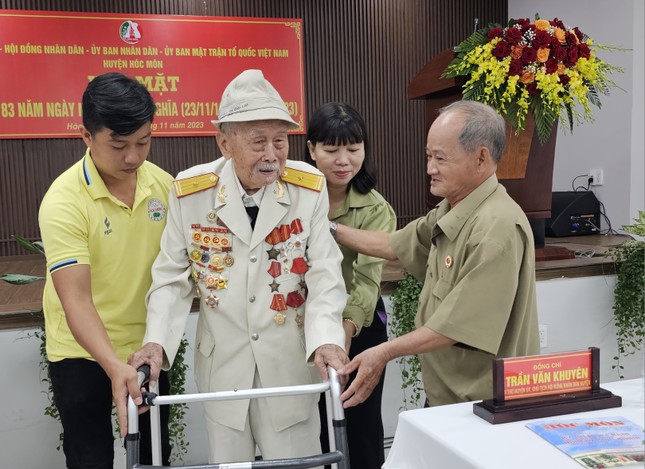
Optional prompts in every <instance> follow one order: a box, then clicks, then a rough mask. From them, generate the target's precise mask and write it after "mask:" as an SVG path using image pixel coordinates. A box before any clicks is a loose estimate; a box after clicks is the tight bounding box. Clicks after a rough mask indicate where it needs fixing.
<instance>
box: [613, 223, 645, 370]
mask: <svg viewBox="0 0 645 469" xmlns="http://www.w3.org/2000/svg"><path fill="white" fill-rule="evenodd" d="M635 221H636V223H634V224H633V225H625V226H623V230H625V231H626V232H628V233H631V234H635V235H637V236H645V212H644V211H640V212H639V218H638V219H636V220H635ZM607 255H608V256H611V257H612V258H613V260H614V264H615V266H616V287H615V289H614V306H613V309H614V323H615V324H616V342H617V345H618V355H616V356H615V357H614V360H615V362H616V364H615V365H614V366H613V367H612V368H614V369H616V370H617V371H618V375H619V377H620V378H623V377H624V376H623V366H622V365H621V364H620V358H621V357H623V356H628V355H633V354H634V353H636V352H637V351H639V350H642V349H643V339H644V337H645V241H643V240H636V239H630V240H628V241H625V242H624V243H623V244H621V245H619V246H616V247H613V248H611V249H609V250H608V252H607Z"/></svg>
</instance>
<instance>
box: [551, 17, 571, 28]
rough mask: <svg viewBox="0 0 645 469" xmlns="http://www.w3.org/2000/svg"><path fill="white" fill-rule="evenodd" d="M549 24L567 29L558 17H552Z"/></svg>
mask: <svg viewBox="0 0 645 469" xmlns="http://www.w3.org/2000/svg"><path fill="white" fill-rule="evenodd" d="M551 26H555V27H557V28H560V29H567V28H566V26H565V25H564V23H563V22H562V21H560V20H559V19H558V18H553V21H551Z"/></svg>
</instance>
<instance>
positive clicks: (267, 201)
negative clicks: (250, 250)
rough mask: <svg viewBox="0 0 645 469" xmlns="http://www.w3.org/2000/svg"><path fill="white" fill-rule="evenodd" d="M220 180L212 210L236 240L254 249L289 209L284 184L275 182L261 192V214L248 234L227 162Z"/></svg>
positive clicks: (236, 182) (239, 191) (234, 178)
mask: <svg viewBox="0 0 645 469" xmlns="http://www.w3.org/2000/svg"><path fill="white" fill-rule="evenodd" d="M219 176H220V180H219V183H218V184H217V187H215V191H216V194H215V204H214V207H213V209H214V210H215V212H217V216H218V217H219V218H220V219H221V220H222V221H223V222H224V223H225V225H226V226H227V227H228V228H229V229H230V230H231V231H232V232H233V233H235V235H236V236H237V237H238V238H240V239H241V240H242V241H243V242H245V243H246V244H249V246H251V247H253V246H255V245H257V244H258V243H259V242H261V241H262V240H264V238H265V237H266V236H267V235H268V234H269V233H270V232H271V230H273V228H275V226H276V220H280V219H282V217H283V216H284V215H285V214H286V213H287V211H288V206H289V205H291V199H290V197H289V191H288V190H287V184H286V183H284V182H282V181H280V179H278V180H277V181H276V182H274V183H273V184H269V185H267V186H265V187H264V188H263V189H262V190H263V193H262V194H261V199H260V203H259V204H258V206H259V207H260V211H259V212H258V218H257V220H256V222H255V229H254V230H251V225H250V224H249V223H248V219H247V217H246V213H245V209H244V203H243V201H242V194H244V192H243V189H242V187H241V185H239V184H240V183H239V179H238V178H237V176H236V174H235V170H234V169H233V164H232V162H231V161H230V160H228V161H226V163H225V164H224V167H223V168H222V171H221V173H220V174H219ZM258 192H260V191H258ZM242 214H244V216H242Z"/></svg>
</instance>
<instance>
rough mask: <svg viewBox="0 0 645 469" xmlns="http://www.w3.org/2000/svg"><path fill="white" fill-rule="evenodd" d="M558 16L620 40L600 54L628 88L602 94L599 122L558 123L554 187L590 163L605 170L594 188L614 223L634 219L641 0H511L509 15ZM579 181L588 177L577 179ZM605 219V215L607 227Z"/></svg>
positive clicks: (643, 199)
mask: <svg viewBox="0 0 645 469" xmlns="http://www.w3.org/2000/svg"><path fill="white" fill-rule="evenodd" d="M536 13H539V15H540V17H541V18H544V19H553V18H555V17H557V18H559V19H561V20H562V21H564V23H565V24H567V25H569V26H572V27H573V26H578V27H579V28H580V30H581V31H583V32H585V33H586V34H588V35H589V36H590V37H591V38H592V39H593V40H594V41H596V42H598V43H600V44H606V45H619V46H623V47H625V48H627V49H633V50H630V51H625V52H614V53H608V52H604V51H603V52H601V53H599V54H598V55H599V56H600V57H601V58H602V59H603V60H606V61H607V62H609V63H611V64H612V65H617V66H620V67H623V69H624V70H625V73H623V74H615V75H613V78H614V81H616V83H617V84H618V86H620V87H621V88H622V89H623V90H624V91H621V90H620V89H617V88H615V89H613V90H612V91H611V94H610V96H601V98H600V100H601V102H602V109H598V108H595V107H594V106H592V108H593V110H594V116H595V123H593V124H590V123H585V124H582V125H581V126H578V127H575V128H574V130H573V134H569V133H567V134H565V133H564V132H563V131H562V128H563V126H560V128H559V131H558V139H557V144H556V154H555V166H554V174H553V190H555V191H566V190H571V183H572V180H573V178H574V177H576V176H578V175H581V174H587V173H588V171H589V170H590V169H595V168H601V169H603V171H604V185H602V186H595V187H594V188H593V190H594V192H595V194H596V196H597V197H598V200H600V201H601V202H602V203H603V204H604V205H605V209H606V214H607V216H608V217H609V219H610V220H611V224H612V227H613V228H614V229H620V227H621V226H622V225H625V224H628V223H631V221H632V219H633V218H635V217H636V216H637V214H638V210H639V209H640V210H643V209H645V188H644V182H643V181H644V180H645V169H644V163H643V160H644V158H645V157H644V155H645V150H644V148H645V145H644V137H643V128H644V127H645V124H644V118H643V116H644V114H645V105H644V100H643V87H644V78H643V77H644V75H643V61H644V51H643V45H644V41H645V40H644V37H643V20H644V13H643V0H611V1H608V0H566V1H564V0H509V1H508V14H509V17H510V18H531V19H532V18H533V17H534V15H535V14H536ZM576 182H577V183H578V185H580V184H582V183H584V185H586V180H585V179H583V178H581V179H578V180H577V181H576ZM605 228H607V225H606V224H605V223H604V220H603V229H605Z"/></svg>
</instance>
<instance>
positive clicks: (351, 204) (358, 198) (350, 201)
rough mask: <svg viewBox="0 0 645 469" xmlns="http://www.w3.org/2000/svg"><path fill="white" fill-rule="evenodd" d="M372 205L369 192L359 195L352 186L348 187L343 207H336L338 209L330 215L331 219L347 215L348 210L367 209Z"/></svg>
mask: <svg viewBox="0 0 645 469" xmlns="http://www.w3.org/2000/svg"><path fill="white" fill-rule="evenodd" d="M373 204H374V200H373V199H372V197H371V195H370V193H369V192H368V193H367V194H361V193H360V192H358V191H357V190H356V189H355V188H354V185H353V184H352V185H350V186H349V191H347V197H345V201H344V202H343V205H341V206H340V207H338V209H336V212H335V213H333V214H332V219H336V218H340V217H342V216H343V215H347V213H348V212H349V211H350V209H354V208H362V207H368V206H370V205H373Z"/></svg>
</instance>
